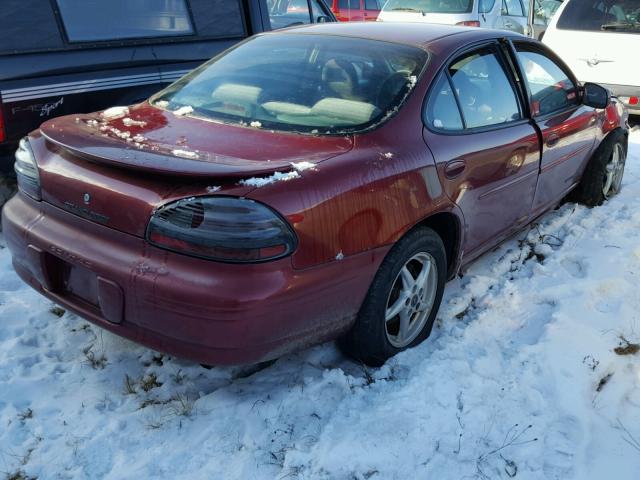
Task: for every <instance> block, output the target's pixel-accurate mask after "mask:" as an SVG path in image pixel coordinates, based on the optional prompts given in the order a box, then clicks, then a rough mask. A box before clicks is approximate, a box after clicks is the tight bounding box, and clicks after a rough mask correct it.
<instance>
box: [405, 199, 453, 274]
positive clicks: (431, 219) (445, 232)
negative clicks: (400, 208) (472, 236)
mask: <svg viewBox="0 0 640 480" xmlns="http://www.w3.org/2000/svg"><path fill="white" fill-rule="evenodd" d="M424 227H426V228H430V229H431V230H433V231H434V232H436V233H437V234H438V236H439V237H440V239H441V240H442V243H443V244H444V249H445V253H446V255H447V279H451V278H453V277H454V276H455V275H456V273H457V272H458V267H459V266H460V258H461V252H462V248H461V247H462V238H463V228H462V219H461V218H460V217H459V216H458V215H456V214H455V213H453V212H450V211H443V212H437V213H433V214H430V215H428V216H427V217H425V218H423V219H421V220H420V221H419V222H418V223H416V224H415V225H414V226H413V227H412V228H410V229H409V230H408V231H406V232H405V233H404V235H402V237H404V236H405V235H408V234H409V233H410V232H412V231H414V230H416V229H418V228H424ZM402 237H401V238H402Z"/></svg>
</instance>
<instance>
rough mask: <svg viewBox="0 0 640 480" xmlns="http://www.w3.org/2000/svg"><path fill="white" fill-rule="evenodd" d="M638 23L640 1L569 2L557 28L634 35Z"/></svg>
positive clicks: (639, 28)
mask: <svg viewBox="0 0 640 480" xmlns="http://www.w3.org/2000/svg"><path fill="white" fill-rule="evenodd" d="M639 22H640V0H617V1H616V0H571V2H570V3H569V4H568V5H567V6H566V7H565V9H564V11H563V12H562V15H561V16H560V18H559V19H558V28H560V29H564V30H588V31H611V32H626V33H629V32H633V33H636V32H638V31H640V24H639Z"/></svg>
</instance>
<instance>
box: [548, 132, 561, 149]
mask: <svg viewBox="0 0 640 480" xmlns="http://www.w3.org/2000/svg"><path fill="white" fill-rule="evenodd" d="M559 141H560V136H559V135H557V134H555V133H551V134H549V136H548V137H547V141H546V142H545V143H546V144H547V147H549V148H551V147H555V146H556V145H557V144H558V142H559Z"/></svg>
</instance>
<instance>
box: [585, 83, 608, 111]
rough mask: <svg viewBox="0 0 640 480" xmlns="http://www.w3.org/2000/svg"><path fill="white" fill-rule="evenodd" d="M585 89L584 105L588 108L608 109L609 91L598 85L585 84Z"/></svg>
mask: <svg viewBox="0 0 640 480" xmlns="http://www.w3.org/2000/svg"><path fill="white" fill-rule="evenodd" d="M582 88H583V92H584V97H583V103H584V104H585V105H586V106H588V107H593V108H607V106H608V105H609V98H610V97H611V95H610V94H609V90H607V89H606V88H604V87H601V86H600V85H598V84H597V83H589V82H587V83H585V84H584V87H582Z"/></svg>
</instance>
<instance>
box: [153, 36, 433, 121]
mask: <svg viewBox="0 0 640 480" xmlns="http://www.w3.org/2000/svg"><path fill="white" fill-rule="evenodd" d="M427 58H428V56H427V53H426V52H425V51H423V50H421V49H418V48H415V47H409V46H405V45H398V44H394V43H388V42H381V41H373V40H364V39H359V38H349V37H338V36H324V35H307V34H283V33H279V34H267V35H261V36H258V37H254V38H253V39H251V40H249V41H247V42H245V43H243V44H240V45H239V46H238V47H237V48H234V49H232V50H229V51H227V52H226V53H224V54H222V55H221V56H219V57H216V58H214V59H213V60H211V61H209V62H207V63H205V64H204V65H203V66H201V67H199V68H198V69H196V70H194V71H193V72H191V73H190V74H189V75H187V76H186V77H184V78H182V79H181V80H179V81H178V82H176V83H174V84H173V85H171V86H169V87H168V88H167V89H165V90H163V91H162V92H160V93H159V94H157V95H156V96H155V97H153V98H152V99H151V103H152V104H154V105H156V106H159V107H161V108H168V109H169V110H173V111H179V113H178V114H187V115H191V116H196V117H201V118H206V119H211V120H216V121H222V122H226V123H240V124H242V125H247V126H251V127H255V128H266V129H271V130H287V131H297V132H306V133H321V134H324V133H327V134H331V133H343V132H349V131H355V130H361V129H364V128H368V127H370V126H372V125H374V124H377V123H378V122H380V121H382V120H383V119H384V118H386V117H387V116H389V115H390V114H391V113H393V112H394V111H395V110H397V108H398V107H399V105H401V104H402V102H403V101H404V98H405V97H406V96H407V95H408V94H409V92H410V91H411V89H412V88H413V86H414V85H415V84H416V81H417V77H418V76H419V74H420V72H421V71H422V69H423V67H424V65H425V64H426V61H427Z"/></svg>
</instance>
